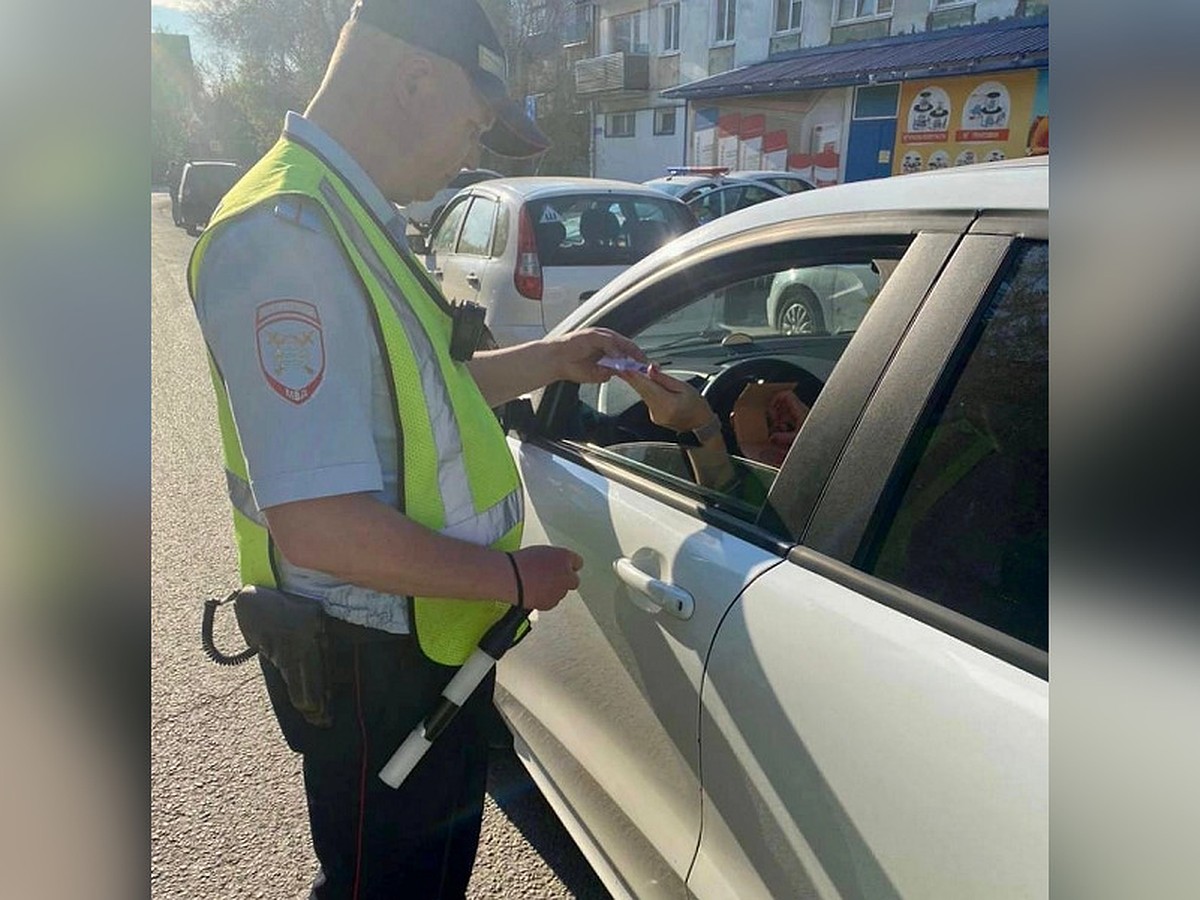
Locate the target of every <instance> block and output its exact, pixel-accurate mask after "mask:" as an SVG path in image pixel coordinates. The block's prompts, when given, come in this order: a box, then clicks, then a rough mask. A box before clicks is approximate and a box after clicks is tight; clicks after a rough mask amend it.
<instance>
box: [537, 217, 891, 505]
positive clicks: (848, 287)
mask: <svg viewBox="0 0 1200 900" xmlns="http://www.w3.org/2000/svg"><path fill="white" fill-rule="evenodd" d="M910 241H911V237H908V236H904V237H894V238H876V239H867V238H857V237H856V238H853V239H838V240H830V239H824V240H821V241H797V242H793V243H790V244H785V245H781V246H776V247H771V248H756V249H755V250H752V251H741V252H738V253H731V254H729V255H728V256H727V257H724V258H718V259H710V260H708V261H706V262H705V263H704V264H702V265H699V266H696V267H694V269H693V270H689V271H688V272H686V273H683V274H681V275H679V276H676V277H673V278H671V279H666V280H663V281H660V282H658V283H656V284H653V285H651V286H649V287H647V288H646V289H644V290H643V291H641V292H638V293H637V294H631V295H628V296H626V297H625V298H624V299H623V300H622V302H621V303H620V304H619V305H618V306H617V307H616V308H615V309H614V310H613V311H611V312H610V313H609V314H607V315H606V316H605V318H604V319H603V320H602V321H600V322H597V323H594V324H599V325H604V326H607V327H611V328H614V329H615V330H617V331H619V332H621V333H623V334H627V335H629V336H631V337H633V338H634V340H636V341H637V342H638V345H639V346H640V347H641V348H642V349H643V350H644V351H645V352H646V354H647V356H648V357H649V358H650V359H651V360H652V361H654V362H656V363H658V364H659V365H660V366H661V367H662V369H663V370H664V371H666V372H667V373H668V374H670V375H672V376H674V377H675V378H678V379H681V380H683V381H687V382H689V383H690V384H692V386H693V387H695V388H696V389H697V390H699V391H701V392H702V393H703V394H704V396H705V397H706V399H707V400H708V402H709V405H710V406H711V407H712V408H713V411H714V412H715V413H716V414H717V416H718V417H719V418H720V419H721V421H722V424H723V429H724V436H725V442H726V446H727V448H728V450H729V452H730V454H731V457H732V459H733V462H734V468H735V470H736V472H737V474H738V480H737V483H736V484H732V485H726V486H721V487H717V486H714V485H709V484H703V483H699V481H698V479H697V477H696V475H695V472H694V470H693V466H692V465H691V462H690V459H689V456H688V454H687V452H686V450H685V449H683V448H682V447H681V446H680V444H679V442H678V436H677V435H676V433H675V432H673V431H671V430H669V429H666V428H663V427H660V426H658V425H656V424H654V423H653V422H652V421H651V420H650V416H649V413H648V410H647V409H646V406H645V404H644V403H643V402H642V400H641V398H640V397H639V396H638V395H637V393H636V392H635V391H634V390H633V389H632V388H631V387H630V386H629V385H628V384H626V383H625V382H624V381H622V380H621V379H618V378H613V379H611V380H609V381H608V382H606V383H605V384H601V385H594V384H593V385H581V386H576V385H563V386H561V387H560V388H558V390H560V391H562V396H560V397H559V398H558V400H557V402H556V403H555V404H553V407H554V409H555V413H554V415H553V416H552V421H551V422H550V434H549V436H550V437H551V438H554V439H558V440H562V441H564V442H566V443H568V444H570V445H571V446H572V448H573V449H576V450H580V451H582V452H585V453H589V454H595V455H596V456H597V458H599V459H602V460H604V461H605V462H606V463H607V464H611V465H617V466H620V467H622V468H627V469H629V470H630V471H631V472H633V473H635V474H638V475H640V476H642V477H645V478H650V479H652V480H654V481H655V482H657V483H659V484H662V485H664V486H666V487H668V488H670V489H672V490H675V491H679V492H682V493H684V494H686V495H688V496H690V497H695V498H699V499H700V500H702V501H703V502H705V503H710V504H715V505H718V506H721V507H722V508H724V509H726V510H727V511H729V512H732V513H733V514H734V515H737V516H738V517H740V518H743V519H745V520H746V521H749V522H753V521H755V520H756V518H757V517H758V514H759V512H760V510H761V509H762V507H763V504H764V503H765V502H766V497H767V493H768V491H769V489H770V487H771V484H772V482H773V480H774V477H775V475H776V474H777V473H778V470H779V466H780V465H781V464H782V461H783V459H784V457H785V456H786V454H787V451H788V449H789V447H790V444H791V441H792V440H793V439H795V438H796V435H797V434H799V433H802V430H803V420H804V417H805V416H806V415H807V412H808V411H809V410H811V408H812V406H813V404H814V403H815V402H816V398H817V396H818V395H819V394H820V392H821V390H822V388H823V386H824V384H825V382H826V381H827V380H828V379H829V378H830V376H831V375H832V373H833V371H834V369H835V367H836V366H837V363H838V360H839V359H840V358H841V357H842V355H843V353H844V352H845V351H846V349H847V347H848V346H849V344H850V341H851V340H853V337H854V334H855V331H856V330H857V326H858V323H859V322H861V321H862V320H863V318H864V317H865V316H867V315H869V314H870V310H871V307H872V304H873V302H874V300H875V297H876V296H878V294H879V292H880V290H881V289H882V287H883V285H884V284H885V283H886V281H887V279H888V277H889V276H890V274H891V272H892V271H893V270H894V269H895V267H896V264H897V262H898V261H899V260H900V259H901V258H902V257H903V255H904V253H905V250H906V249H907V246H908V244H909V242H910ZM797 305H802V306H803V305H807V308H808V312H809V320H811V321H816V322H818V323H820V327H819V328H816V329H812V330H809V331H796V330H795V329H793V328H791V327H790V326H789V323H790V322H792V321H794V318H795V315H794V313H795V307H796V306H797ZM789 317H790V318H789ZM785 395H788V396H785ZM797 404H798V405H799V408H800V409H801V410H802V412H801V413H799V414H797V412H796V410H797ZM787 410H791V415H788V414H787ZM743 444H745V445H743Z"/></svg>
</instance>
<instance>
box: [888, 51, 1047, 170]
mask: <svg viewBox="0 0 1200 900" xmlns="http://www.w3.org/2000/svg"><path fill="white" fill-rule="evenodd" d="M1037 82H1038V71H1037V70H1035V69H1022V70H1018V71H1014V72H1001V73H994V74H988V75H963V76H958V77H954V78H941V79H935V80H932V81H913V82H907V83H906V84H904V85H903V87H902V89H901V92H900V127H899V128H898V129H897V131H896V148H895V153H893V154H892V160H893V162H892V174H894V175H903V174H906V173H909V172H920V171H924V170H927V169H943V168H947V167H949V166H967V165H971V164H973V163H977V162H990V161H993V160H998V159H1008V158H1010V157H1016V156H1025V155H1026V153H1027V151H1028V148H1029V140H1030V136H1031V124H1032V123H1033V121H1034V97H1035V94H1036V93H1037ZM1048 116H1049V113H1048V110H1047V119H1048Z"/></svg>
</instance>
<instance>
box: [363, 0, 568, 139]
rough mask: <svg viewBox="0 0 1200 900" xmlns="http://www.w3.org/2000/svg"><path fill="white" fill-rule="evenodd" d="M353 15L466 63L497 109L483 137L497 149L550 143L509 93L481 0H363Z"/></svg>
mask: <svg viewBox="0 0 1200 900" xmlns="http://www.w3.org/2000/svg"><path fill="white" fill-rule="evenodd" d="M350 16H351V18H353V19H358V20H360V21H362V22H366V23H368V24H370V25H373V26H375V27H376V28H378V29H379V30H380V31H386V32H387V33H388V34H390V35H393V36H395V37H398V38H400V39H401V40H402V41H404V42H406V43H409V44H412V45H413V46H416V47H422V48H424V49H426V50H429V51H430V52H432V53H436V54H437V55H438V56H442V57H445V58H446V59H449V60H453V61H454V62H456V63H458V64H459V65H460V66H462V67H463V69H464V70H465V71H466V73H467V76H468V77H469V78H470V79H471V82H472V83H473V84H474V85H475V87H476V89H477V90H478V91H479V93H480V95H481V96H482V97H483V98H484V100H485V101H486V102H487V105H488V106H489V107H490V108H491V110H492V112H493V113H495V115H496V122H495V124H494V125H493V126H492V128H491V129H489V130H488V131H487V133H485V134H484V135H483V137H482V138H480V143H481V144H483V146H485V147H487V148H488V149H489V150H491V151H492V152H493V153H498V154H499V155H501V156H511V157H526V156H536V155H537V154H539V153H542V152H544V151H545V150H546V149H548V148H549V146H550V140H549V138H547V137H546V135H544V134H542V131H541V129H540V128H538V127H537V125H536V124H535V123H534V121H533V120H532V119H530V118H529V117H528V116H526V115H525V110H524V109H522V108H521V105H520V104H519V103H517V102H516V101H515V100H513V99H511V98H510V97H509V96H508V90H507V88H506V87H505V85H504V79H505V76H506V74H507V71H506V69H507V67H506V64H505V59H504V47H503V45H501V43H500V39H499V38H498V37H497V36H496V29H495V28H493V27H492V23H491V21H490V20H489V19H488V17H487V14H486V13H485V12H484V11H483V9H482V8H481V7H480V6H479V3H478V2H477V0H357V2H356V3H355V4H354V8H353V9H352V10H351V12H350Z"/></svg>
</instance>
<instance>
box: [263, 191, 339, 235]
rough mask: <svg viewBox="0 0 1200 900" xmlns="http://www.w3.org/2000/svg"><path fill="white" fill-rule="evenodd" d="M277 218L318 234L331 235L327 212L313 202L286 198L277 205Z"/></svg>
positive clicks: (301, 198) (274, 211)
mask: <svg viewBox="0 0 1200 900" xmlns="http://www.w3.org/2000/svg"><path fill="white" fill-rule="evenodd" d="M272 212H273V213H274V214H275V217H276V218H278V219H284V220H285V221H288V222H291V223H293V224H294V225H298V226H299V227H301V228H305V229H307V230H309V231H314V232H316V233H317V234H329V233H330V232H331V231H332V228H331V226H330V223H329V217H328V216H326V215H325V211H324V210H323V209H321V207H320V206H319V205H318V204H316V203H314V202H313V201H312V200H306V199H305V198H303V197H284V198H282V199H280V200H278V201H277V202H276V203H275V208H274V209H273V210H272Z"/></svg>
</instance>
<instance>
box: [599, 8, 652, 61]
mask: <svg viewBox="0 0 1200 900" xmlns="http://www.w3.org/2000/svg"><path fill="white" fill-rule="evenodd" d="M608 23H609V35H610V37H611V41H612V46H611V49H610V51H609V52H611V53H617V52H621V53H628V54H630V55H633V54H646V53H649V52H650V45H649V44H648V43H647V42H646V28H645V25H644V23H643V13H641V12H632V13H626V14H625V15H623V16H613V17H612V18H611V19H609V20H608Z"/></svg>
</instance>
